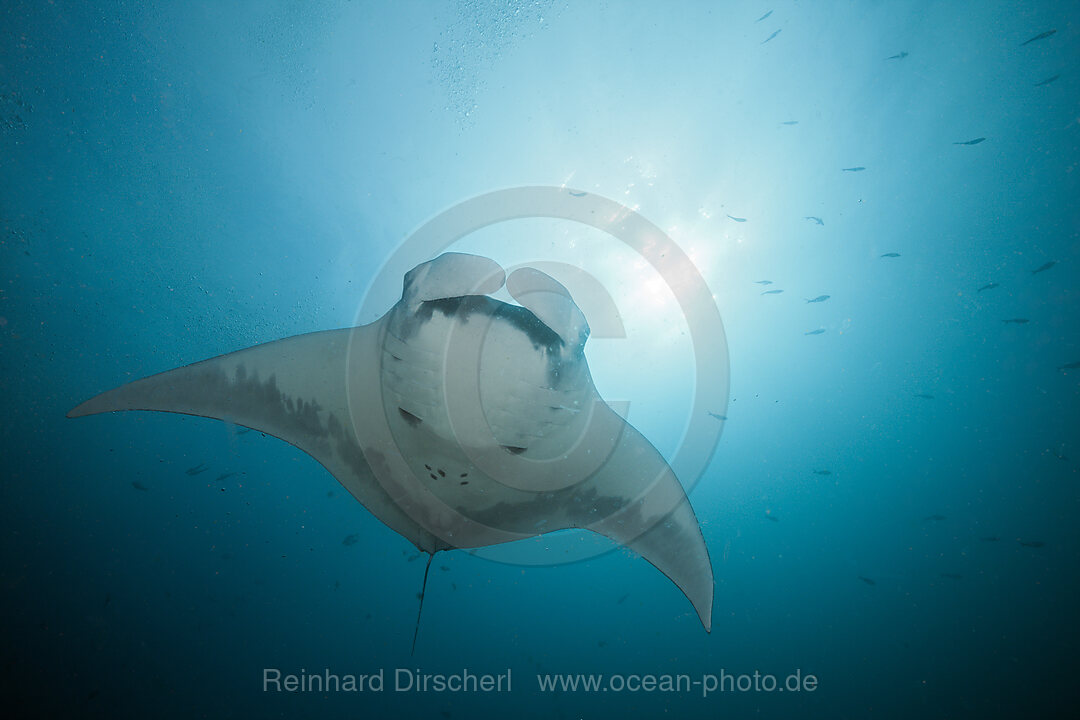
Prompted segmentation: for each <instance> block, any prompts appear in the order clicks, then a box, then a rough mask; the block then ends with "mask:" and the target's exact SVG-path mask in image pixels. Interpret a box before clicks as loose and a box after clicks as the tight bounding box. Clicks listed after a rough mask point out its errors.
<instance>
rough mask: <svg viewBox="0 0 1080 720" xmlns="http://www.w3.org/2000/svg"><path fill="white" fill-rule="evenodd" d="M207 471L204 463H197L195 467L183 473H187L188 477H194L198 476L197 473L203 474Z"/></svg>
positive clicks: (207, 468)
mask: <svg viewBox="0 0 1080 720" xmlns="http://www.w3.org/2000/svg"><path fill="white" fill-rule="evenodd" d="M209 469H210V468H209V467H207V466H206V463H199V464H198V465H196V466H195V467H189V468H188V469H187V470H185V471H184V472H185V473H187V474H188V475H191V476H195V475H198V474H199V473H204V472H206V471H207V470H209Z"/></svg>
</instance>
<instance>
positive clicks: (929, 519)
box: [922, 513, 945, 523]
mask: <svg viewBox="0 0 1080 720" xmlns="http://www.w3.org/2000/svg"><path fill="white" fill-rule="evenodd" d="M944 519H945V516H944V515H939V514H937V513H934V514H933V515H927V516H926V517H924V518H923V519H922V521H923V522H924V523H929V522H941V521H943V520H944Z"/></svg>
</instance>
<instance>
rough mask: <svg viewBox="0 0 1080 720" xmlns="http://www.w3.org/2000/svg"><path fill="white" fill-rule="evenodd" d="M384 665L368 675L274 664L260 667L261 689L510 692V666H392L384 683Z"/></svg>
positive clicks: (312, 691) (377, 691) (316, 691)
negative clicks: (483, 669)
mask: <svg viewBox="0 0 1080 720" xmlns="http://www.w3.org/2000/svg"><path fill="white" fill-rule="evenodd" d="M387 675H388V673H387V672H386V670H385V668H379V669H378V670H376V671H375V672H372V673H370V674H368V675H353V674H341V675H339V674H337V673H334V672H331V671H330V669H329V668H327V669H325V670H323V671H322V672H308V671H307V670H304V669H303V668H301V669H300V671H299V672H297V673H289V674H286V673H283V672H281V670H279V669H277V668H263V681H262V687H263V692H291V693H309V692H310V693H333V692H374V693H379V692H384V691H385V690H386V689H387V688H389V689H390V690H393V691H394V692H452V693H456V692H468V693H475V692H481V693H490V692H510V690H511V686H510V668H506V672H504V673H498V674H494V673H483V674H478V673H474V672H472V671H471V670H469V669H467V668H466V669H464V670H462V671H461V672H456V673H425V672H421V671H420V670H415V669H412V668H395V669H394V671H393V674H392V675H391V676H390V677H391V683H392V684H390V685H387V682H386V680H387Z"/></svg>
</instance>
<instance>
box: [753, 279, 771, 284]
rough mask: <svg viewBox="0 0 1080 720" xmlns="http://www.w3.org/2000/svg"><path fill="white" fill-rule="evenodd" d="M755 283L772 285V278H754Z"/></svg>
mask: <svg viewBox="0 0 1080 720" xmlns="http://www.w3.org/2000/svg"><path fill="white" fill-rule="evenodd" d="M754 284H755V285H772V280H755V281H754Z"/></svg>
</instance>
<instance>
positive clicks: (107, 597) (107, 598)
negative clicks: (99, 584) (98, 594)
mask: <svg viewBox="0 0 1080 720" xmlns="http://www.w3.org/2000/svg"><path fill="white" fill-rule="evenodd" d="M111 602H112V593H105V605H103V606H102V607H109V603H111Z"/></svg>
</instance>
